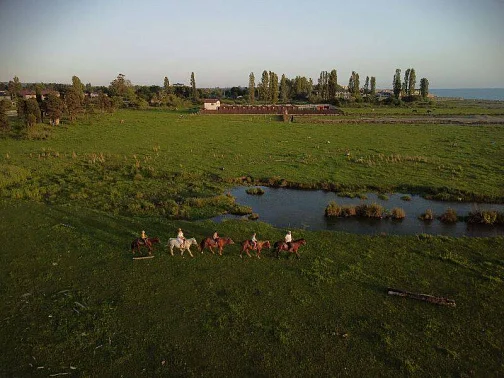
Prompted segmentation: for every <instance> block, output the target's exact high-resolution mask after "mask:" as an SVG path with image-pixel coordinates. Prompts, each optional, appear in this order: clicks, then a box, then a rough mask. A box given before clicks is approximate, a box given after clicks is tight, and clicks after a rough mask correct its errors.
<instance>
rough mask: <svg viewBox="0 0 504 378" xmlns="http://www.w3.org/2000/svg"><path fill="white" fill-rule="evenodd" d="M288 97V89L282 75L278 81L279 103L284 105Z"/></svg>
mask: <svg viewBox="0 0 504 378" xmlns="http://www.w3.org/2000/svg"><path fill="white" fill-rule="evenodd" d="M288 96H289V87H288V86H287V78H286V77H285V74H282V78H281V79H280V101H281V102H283V103H284V104H285V103H286V102H287V98H288Z"/></svg>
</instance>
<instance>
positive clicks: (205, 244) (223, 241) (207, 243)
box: [200, 238, 234, 256]
mask: <svg viewBox="0 0 504 378" xmlns="http://www.w3.org/2000/svg"><path fill="white" fill-rule="evenodd" d="M228 244H234V241H233V240H231V238H218V239H217V241H215V240H214V239H213V238H205V239H203V240H202V241H201V243H200V248H201V253H203V250H204V249H205V248H208V249H210V251H212V253H213V254H214V255H215V252H214V250H213V248H219V255H220V256H222V249H223V248H224V246H226V245H228Z"/></svg>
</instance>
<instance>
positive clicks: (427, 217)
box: [419, 209, 434, 221]
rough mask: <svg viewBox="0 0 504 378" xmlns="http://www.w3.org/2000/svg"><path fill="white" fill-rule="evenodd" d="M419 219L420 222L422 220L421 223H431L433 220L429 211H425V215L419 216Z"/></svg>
mask: <svg viewBox="0 0 504 378" xmlns="http://www.w3.org/2000/svg"><path fill="white" fill-rule="evenodd" d="M419 218H420V219H421V220H423V221H431V220H434V213H433V212H432V210H431V209H427V210H426V211H425V213H423V214H422V215H420V217H419Z"/></svg>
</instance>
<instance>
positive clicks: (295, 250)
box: [294, 248, 299, 259]
mask: <svg viewBox="0 0 504 378" xmlns="http://www.w3.org/2000/svg"><path fill="white" fill-rule="evenodd" d="M294 253H295V254H296V257H297V258H298V259H299V253H298V249H297V248H296V249H294Z"/></svg>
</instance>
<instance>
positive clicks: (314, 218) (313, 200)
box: [213, 187, 504, 237]
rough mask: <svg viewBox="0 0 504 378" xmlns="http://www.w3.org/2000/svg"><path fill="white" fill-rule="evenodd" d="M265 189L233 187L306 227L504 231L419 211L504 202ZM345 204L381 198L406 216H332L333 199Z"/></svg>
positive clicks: (269, 215) (240, 198)
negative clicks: (252, 192)
mask: <svg viewBox="0 0 504 378" xmlns="http://www.w3.org/2000/svg"><path fill="white" fill-rule="evenodd" d="M261 188H262V189H263V190H264V191H265V193H264V195H260V196H259V195H249V194H247V193H246V190H247V188H246V187H236V188H233V189H232V190H231V191H230V192H231V194H232V195H233V196H234V197H235V198H236V202H237V203H238V204H240V205H245V206H249V207H251V208H252V211H253V212H254V213H257V214H259V220H260V221H262V222H266V223H269V224H271V225H273V226H275V227H279V228H287V229H288V228H302V229H307V230H333V231H345V232H350V233H357V234H381V233H384V234H392V235H412V234H413V235H415V234H422V233H425V234H434V235H447V236H472V237H489V236H504V227H503V226H488V225H480V224H468V223H465V222H457V223H455V224H444V223H442V222H440V221H439V220H437V219H436V220H433V221H431V222H424V221H422V220H420V219H418V217H419V216H420V215H421V214H422V213H424V212H425V211H426V210H427V209H431V210H432V211H433V212H434V215H435V216H439V215H441V214H442V213H444V212H445V211H446V210H447V209H448V208H452V209H454V210H455V211H456V212H457V215H459V216H466V215H468V214H469V212H471V211H476V210H496V211H500V212H504V205H503V204H475V203H464V202H445V201H442V202H441V201H432V200H426V199H425V198H422V197H420V196H416V195H410V197H411V200H410V201H404V200H402V199H401V197H403V196H404V195H405V194H403V193H394V194H390V195H388V197H389V199H388V200H383V199H380V198H378V196H377V194H375V193H366V196H367V199H365V200H363V199H359V198H344V197H338V196H337V195H336V193H333V192H325V191H322V190H313V191H305V190H296V189H283V188H268V187H261ZM331 201H335V202H336V203H338V204H339V205H358V204H361V203H368V204H371V203H378V204H380V205H382V206H383V207H384V208H385V209H388V210H391V209H392V208H394V207H400V208H402V209H404V211H405V212H406V218H404V219H403V220H399V221H398V220H392V219H368V218H360V217H352V218H326V217H325V216H324V210H325V208H326V206H327V205H328V204H329V202H331ZM229 218H240V217H236V216H232V215H223V216H218V217H215V218H213V220H214V221H216V222H220V221H222V220H224V219H229Z"/></svg>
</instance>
